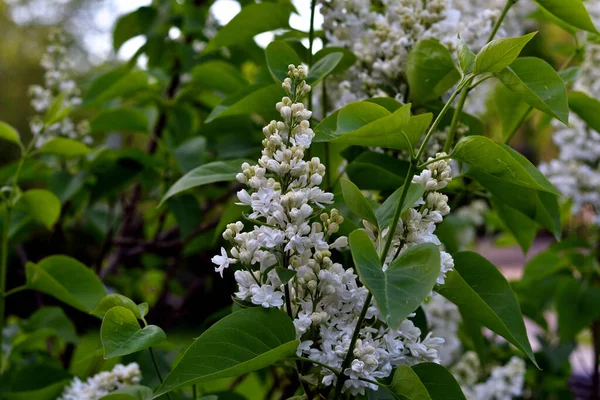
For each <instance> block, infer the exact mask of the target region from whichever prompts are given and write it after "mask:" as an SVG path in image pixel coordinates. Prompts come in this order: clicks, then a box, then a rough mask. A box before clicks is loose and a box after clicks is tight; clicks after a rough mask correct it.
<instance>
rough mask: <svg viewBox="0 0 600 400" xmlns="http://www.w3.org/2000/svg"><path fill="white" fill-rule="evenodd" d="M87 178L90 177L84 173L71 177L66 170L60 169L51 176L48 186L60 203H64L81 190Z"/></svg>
mask: <svg viewBox="0 0 600 400" xmlns="http://www.w3.org/2000/svg"><path fill="white" fill-rule="evenodd" d="M89 177H90V175H89V174H88V173H87V172H85V171H80V172H78V173H76V174H74V175H71V173H70V172H68V171H67V170H66V169H60V170H59V171H56V172H54V173H53V174H52V176H51V177H50V181H49V182H48V186H49V188H50V190H52V192H53V193H55V194H56V196H57V197H58V198H59V200H60V202H61V203H65V202H66V201H68V200H70V199H72V198H73V196H75V195H76V194H77V193H79V191H80V190H81V189H83V187H84V185H85V183H86V182H87V180H88V178H89Z"/></svg>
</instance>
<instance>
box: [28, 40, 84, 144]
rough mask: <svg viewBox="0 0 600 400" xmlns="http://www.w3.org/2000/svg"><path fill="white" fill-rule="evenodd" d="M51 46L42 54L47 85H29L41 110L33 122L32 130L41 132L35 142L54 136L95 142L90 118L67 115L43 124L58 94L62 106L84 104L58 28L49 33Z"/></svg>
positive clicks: (31, 124) (30, 93) (31, 93)
mask: <svg viewBox="0 0 600 400" xmlns="http://www.w3.org/2000/svg"><path fill="white" fill-rule="evenodd" d="M50 42H51V43H50V45H48V46H47V48H46V52H45V53H44V55H43V56H42V61H41V66H42V68H44V70H45V74H44V86H40V85H32V86H31V87H30V88H29V96H30V98H31V106H32V107H33V109H34V110H35V111H36V112H37V113H38V115H36V116H35V117H34V118H33V119H32V121H31V122H30V128H31V132H32V133H33V134H34V135H39V137H38V139H37V141H36V145H37V146H41V145H42V144H44V143H45V142H46V141H48V140H49V139H51V138H53V137H55V136H61V137H67V138H70V139H77V140H81V141H83V142H84V143H86V144H90V143H91V142H92V137H91V136H90V135H89V133H90V126H89V123H88V121H86V120H82V121H80V122H79V123H75V122H74V121H73V120H72V119H71V118H70V117H65V118H63V119H61V120H60V121H58V122H55V123H53V124H50V125H44V124H43V123H42V118H43V115H44V114H45V113H46V112H47V111H48V110H49V109H50V107H51V106H52V105H53V103H54V102H55V101H56V100H57V98H58V97H59V96H62V103H61V109H64V108H68V107H76V106H78V105H80V104H81V103H82V99H81V97H80V95H81V91H80V90H79V88H78V87H77V84H76V83H75V81H74V80H73V63H72V62H71V60H70V59H69V58H68V54H67V48H66V38H65V36H64V34H63V33H62V32H61V31H59V30H56V31H53V32H52V33H51V34H50Z"/></svg>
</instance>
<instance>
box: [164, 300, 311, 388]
mask: <svg viewBox="0 0 600 400" xmlns="http://www.w3.org/2000/svg"><path fill="white" fill-rule="evenodd" d="M298 344H299V341H298V340H296V330H295V328H294V324H293V323H292V320H291V319H290V318H289V317H288V316H287V314H286V313H284V312H283V311H280V310H276V309H272V308H271V309H264V308H262V307H255V308H246V309H243V310H240V311H237V312H235V313H233V314H230V315H228V316H227V317H225V318H223V319H221V320H220V321H219V322H217V323H216V324H214V325H213V326H211V327H210V328H209V329H208V330H207V331H206V332H204V333H203V334H202V335H201V336H200V337H199V338H198V339H196V341H194V343H192V345H191V346H190V347H189V348H188V349H187V350H186V352H185V354H184V355H183V357H182V358H181V361H180V362H179V364H177V366H176V367H175V369H174V370H173V371H172V372H171V373H170V374H169V375H168V376H167V377H166V378H165V381H164V383H163V384H162V385H161V386H160V387H159V388H158V390H157V391H156V392H155V393H154V395H153V396H152V399H155V398H158V397H160V396H162V395H164V394H165V393H168V392H170V391H172V390H175V389H177V388H180V387H184V386H189V385H192V384H196V383H203V382H208V381H212V380H215V379H220V378H229V377H233V376H238V375H242V374H245V373H248V372H252V371H255V370H258V369H261V368H264V367H267V366H269V365H271V364H273V363H275V362H276V361H279V360H282V359H285V358H289V357H293V356H294V355H295V354H296V348H297V347H298Z"/></svg>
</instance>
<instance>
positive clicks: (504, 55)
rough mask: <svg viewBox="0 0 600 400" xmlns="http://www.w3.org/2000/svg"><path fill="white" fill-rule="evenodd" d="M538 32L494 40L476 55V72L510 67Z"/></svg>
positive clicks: (474, 68) (494, 70)
mask: <svg viewBox="0 0 600 400" xmlns="http://www.w3.org/2000/svg"><path fill="white" fill-rule="evenodd" d="M536 33H537V32H532V33H528V34H527V35H525V36H519V37H514V38H506V39H496V40H492V41H491V42H489V43H488V44H486V45H485V46H483V48H482V49H481V51H479V53H478V54H477V56H476V57H475V66H474V67H473V73H474V74H481V73H483V72H500V71H502V70H503V69H504V68H506V67H508V66H509V65H510V64H512V62H513V61H514V60H515V59H516V58H517V57H518V56H519V53H521V50H523V47H525V45H526V44H527V43H528V42H529V41H530V40H531V39H532V38H533V37H534V36H535V34H536Z"/></svg>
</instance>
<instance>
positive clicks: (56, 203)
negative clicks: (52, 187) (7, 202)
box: [15, 189, 61, 229]
mask: <svg viewBox="0 0 600 400" xmlns="http://www.w3.org/2000/svg"><path fill="white" fill-rule="evenodd" d="M15 208H16V209H17V210H20V211H23V212H25V213H26V214H27V215H28V216H30V217H31V218H33V219H34V220H36V221H38V222H41V223H42V224H44V226H45V227H46V228H48V229H52V227H53V226H54V224H55V223H56V221H58V217H60V209H61V206H60V200H59V199H58V197H56V195H55V194H54V193H52V192H50V191H49V190H44V189H30V190H27V191H26V192H24V193H23V194H22V195H21V196H20V197H19V201H18V202H17V204H16V206H15Z"/></svg>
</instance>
